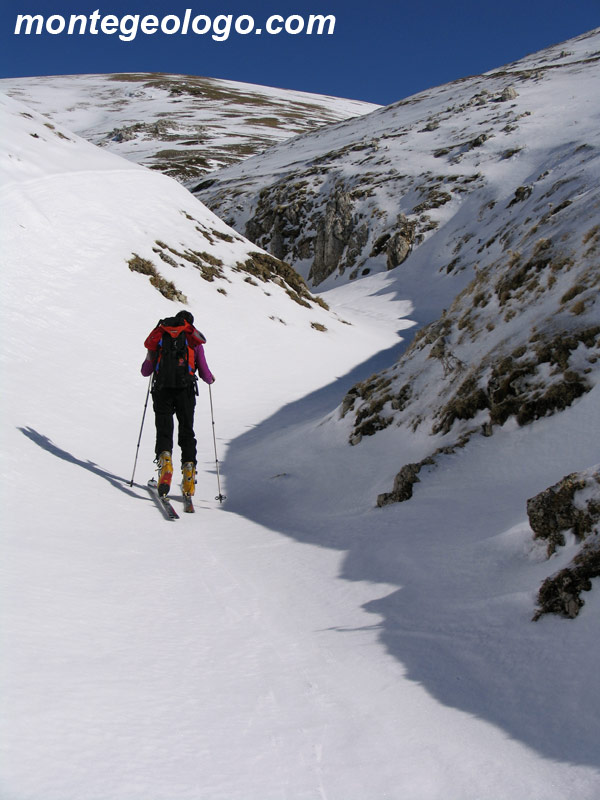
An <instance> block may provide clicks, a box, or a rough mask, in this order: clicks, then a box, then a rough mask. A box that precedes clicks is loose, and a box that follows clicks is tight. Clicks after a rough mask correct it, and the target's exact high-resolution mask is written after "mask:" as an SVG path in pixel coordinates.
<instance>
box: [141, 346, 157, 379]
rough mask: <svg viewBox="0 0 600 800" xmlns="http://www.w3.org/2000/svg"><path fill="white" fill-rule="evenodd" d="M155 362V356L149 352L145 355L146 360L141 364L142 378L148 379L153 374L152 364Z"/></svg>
mask: <svg viewBox="0 0 600 800" xmlns="http://www.w3.org/2000/svg"><path fill="white" fill-rule="evenodd" d="M155 360H156V354H155V353H152V352H151V351H150V350H148V351H147V353H146V360H145V361H144V363H143V364H142V369H141V373H142V375H143V376H144V378H149V377H150V375H152V373H153V372H154V362H155Z"/></svg>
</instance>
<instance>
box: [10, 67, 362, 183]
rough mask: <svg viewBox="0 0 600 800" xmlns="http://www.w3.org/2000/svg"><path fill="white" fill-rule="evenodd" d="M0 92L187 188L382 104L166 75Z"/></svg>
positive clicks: (72, 79) (30, 83)
mask: <svg viewBox="0 0 600 800" xmlns="http://www.w3.org/2000/svg"><path fill="white" fill-rule="evenodd" d="M0 91H2V92H5V93H6V94H8V95H10V96H12V97H14V98H15V99H18V100H20V101H21V102H23V103H25V104H26V105H28V106H30V107H32V108H34V109H35V110H36V111H39V112H40V113H41V114H45V115H46V116H48V117H49V118H50V120H51V121H54V122H56V123H57V124H60V125H64V126H65V127H67V128H69V129H70V130H72V131H73V132H75V133H78V134H79V135H80V136H82V137H83V138H84V139H87V140H88V141H91V142H93V143H94V144H97V145H100V146H102V147H106V148H107V149H108V150H110V151H111V152H114V153H117V154H118V155H120V156H124V157H125V158H127V159H129V160H132V161H135V162H136V163H140V164H144V165H145V166H149V167H151V168H153V169H157V170H159V171H161V172H165V173H166V174H168V175H171V176H172V177H175V178H178V179H179V180H181V181H182V182H183V183H186V184H190V185H195V184H196V183H197V182H198V180H199V178H200V177H201V176H202V175H203V174H204V173H206V172H209V171H211V170H213V169H217V168H219V167H222V166H226V165H229V164H232V163H236V162H238V161H240V160H243V159H245V158H247V157H248V156H250V155H254V154H256V153H260V152H262V151H263V150H264V149H265V148H267V147H269V146H271V145H272V144H275V143H277V142H280V141H283V140H285V139H288V138H289V137H291V136H294V135H296V134H298V133H304V132H306V131H311V130H314V129H315V128H318V127H319V126H321V125H326V124H330V123H332V122H338V121H339V120H342V119H346V118H348V117H352V116H355V115H357V114H366V113H368V112H370V111H373V110H374V109H376V108H378V106H376V105H374V104H372V103H364V102H360V101H356V100H345V99H341V98H337V97H325V96H323V95H315V94H310V93H308V92H296V91H292V90H286V89H275V88H272V87H267V86H255V85H253V84H248V83H240V82H238V81H222V80H217V79H215V78H202V77H197V76H191V75H166V74H162V73H161V74H156V73H133V74H115V75H66V76H45V77H39V78H4V79H2V80H0Z"/></svg>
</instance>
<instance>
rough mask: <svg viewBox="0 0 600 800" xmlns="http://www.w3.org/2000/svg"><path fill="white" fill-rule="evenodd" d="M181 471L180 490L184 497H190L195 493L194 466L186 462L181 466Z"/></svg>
mask: <svg viewBox="0 0 600 800" xmlns="http://www.w3.org/2000/svg"><path fill="white" fill-rule="evenodd" d="M181 471H182V472H183V483H182V485H181V488H182V490H183V493H184V494H185V495H187V496H188V497H191V496H192V495H193V494H194V492H195V491H196V465H195V464H194V462H193V461H186V462H185V464H182V466H181Z"/></svg>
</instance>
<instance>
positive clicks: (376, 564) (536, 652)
mask: <svg viewBox="0 0 600 800" xmlns="http://www.w3.org/2000/svg"><path fill="white" fill-rule="evenodd" d="M406 345H407V342H406V341H404V342H400V343H399V344H397V345H395V346H394V347H393V348H391V349H389V350H387V351H384V352H382V353H379V354H378V355H377V356H375V357H374V358H372V359H370V360H369V361H367V362H365V363H364V364H362V365H360V366H359V367H357V368H356V369H354V370H353V371H352V372H351V373H349V374H348V375H345V376H343V377H339V378H337V379H336V380H335V381H334V382H333V383H331V384H329V385H328V386H326V387H324V388H323V389H320V390H318V391H316V392H314V393H313V394H311V395H308V396H306V397H304V398H303V399H301V400H299V401H296V402H294V403H291V404H290V405H288V406H286V407H284V408H282V409H281V410H279V411H278V412H277V413H276V414H274V415H273V416H272V417H271V418H270V419H268V420H266V421H264V422H263V423H261V424H260V425H258V426H257V427H256V428H253V429H252V430H250V431H248V432H247V433H245V434H243V435H242V436H240V437H238V438H237V439H235V440H234V441H232V442H231V444H230V445H229V448H228V452H227V457H226V459H225V461H224V469H223V472H224V475H225V476H226V479H227V493H228V495H229V498H230V499H229V500H228V501H227V502H226V504H225V509H226V510H231V511H234V512H236V513H238V514H240V515H242V516H245V517H247V518H248V519H251V520H252V521H254V522H256V523H258V524H261V525H263V526H266V527H269V528H271V529H272V530H275V531H277V532H279V533H281V534H283V535H286V536H289V537H291V538H294V539H296V540H297V541H301V542H305V543H311V544H314V545H318V546H322V547H328V548H333V549H337V550H341V551H345V552H346V557H345V559H344V562H343V569H342V574H341V577H342V578H344V579H346V580H352V581H371V582H374V583H385V584H390V585H392V586H394V585H395V586H398V587H399V588H398V590H397V591H394V592H392V593H391V594H389V595H388V596H386V597H382V598H380V599H378V600H375V601H372V602H369V603H367V604H366V605H365V606H364V608H365V609H366V610H367V611H368V612H371V613H373V614H376V615H377V616H378V617H379V618H380V619H381V623H380V625H379V626H378V627H379V629H380V638H381V641H382V642H383V644H384V645H385V647H386V648H387V650H388V651H389V653H391V654H392V655H393V656H394V657H395V658H396V659H398V661H400V662H401V663H402V664H403V665H404V667H405V669H406V674H407V676H408V678H410V679H411V680H413V681H415V682H417V683H419V684H420V685H422V686H423V687H424V688H425V689H426V690H427V691H428V692H429V693H430V694H431V695H432V696H434V697H435V698H437V699H438V700H439V701H440V702H441V703H443V704H445V705H447V706H450V707H453V708H457V709H459V710H461V711H464V712H467V713H469V714H472V715H474V716H476V717H478V718H480V719H483V720H486V721H488V722H490V723H492V724H494V725H496V726H499V727H500V728H502V729H503V730H504V731H505V732H506V733H507V734H508V735H509V736H510V737H511V738H513V739H516V740H518V741H521V742H523V743H524V744H526V745H527V746H528V747H530V748H532V749H534V750H536V751H538V752H539V753H541V754H542V755H543V756H544V757H546V758H550V759H554V760H557V761H563V762H565V761H566V762H571V763H576V764H582V765H592V766H594V767H600V750H599V749H598V745H597V743H598V741H600V702H599V699H598V693H597V692H595V690H594V688H593V687H594V686H595V682H596V669H597V666H596V664H595V663H594V658H593V648H585V647H584V644H583V643H584V642H585V641H586V637H587V636H589V637H591V638H592V639H593V637H594V636H595V635H596V633H595V631H596V629H595V627H594V624H593V623H594V620H593V616H594V615H593V614H588V615H587V616H586V615H584V614H582V615H581V618H580V619H578V620H576V621H575V622H565V621H564V620H560V619H555V618H545V619H543V620H542V621H541V622H538V623H535V624H534V623H532V622H531V621H530V620H531V615H532V611H533V605H534V592H535V590H536V588H537V586H538V585H539V582H540V575H542V573H543V570H546V571H547V573H549V572H550V571H552V570H551V567H548V565H547V564H546V563H544V564H541V565H537V564H535V563H533V562H528V561H527V559H526V557H525V555H524V552H519V553H518V554H517V555H511V553H510V552H509V553H508V554H507V553H505V552H503V551H502V546H503V542H505V537H506V532H507V531H510V530H511V529H514V528H515V526H519V525H523V523H525V522H526V515H525V503H526V499H527V497H530V496H532V495H533V494H534V493H536V492H537V491H539V489H540V487H539V480H540V476H539V475H537V476H532V475H528V474H527V472H526V470H521V472H520V473H519V472H518V470H516V474H515V475H513V474H512V473H510V474H508V477H507V476H506V475H499V476H498V475H497V474H496V475H495V474H494V473H493V470H494V469H497V467H496V466H495V459H494V452H495V451H494V447H497V446H498V444H499V442H498V443H496V444H490V440H489V439H486V440H482V441H481V442H480V443H479V444H475V449H476V450H477V448H479V452H480V454H482V455H480V456H479V457H480V458H482V459H483V461H482V463H483V465H484V466H485V467H486V468H488V469H489V470H492V472H491V473H490V472H488V473H487V474H486V472H485V470H481V475H479V474H478V462H477V460H475V462H474V465H475V466H473V465H471V466H470V467H469V466H468V465H469V463H470V461H469V459H468V458H465V457H464V454H456V455H455V456H451V457H449V459H448V462H447V463H446V468H445V470H444V468H443V467H438V469H437V470H436V471H435V472H434V473H432V474H431V475H429V476H428V477H427V479H426V480H424V481H423V482H422V484H419V486H418V487H417V488H416V491H415V496H414V497H413V498H412V499H411V500H410V501H409V502H408V503H402V504H396V505H394V506H390V507H387V508H384V509H377V508H374V507H371V508H367V509H364V510H362V511H360V512H359V513H357V514H354V515H352V514H350V513H347V512H344V510H341V511H339V512H338V511H336V513H332V511H331V508H329V507H325V506H324V505H323V503H324V502H325V501H322V500H321V501H319V502H320V503H321V508H314V505H313V504H312V503H311V500H310V499H309V498H307V505H308V506H310V508H307V509H303V508H302V507H301V506H300V508H299V510H298V511H295V510H294V509H295V502H296V500H295V499H294V502H293V503H290V502H288V506H286V497H285V492H288V493H289V492H292V493H293V491H294V489H293V486H292V485H291V481H287V483H288V486H284V484H278V485H277V487H276V486H275V485H274V483H273V481H272V480H269V481H267V480H265V474H266V472H265V470H271V469H272V470H273V472H272V473H271V475H272V476H273V477H277V478H285V479H288V478H290V477H291V476H288V475H287V474H286V473H281V469H280V466H281V462H280V455H279V456H278V458H279V461H278V460H277V458H274V459H273V463H272V464H271V463H270V462H269V456H270V451H269V448H270V447H272V446H273V445H272V443H273V442H277V438H278V437H279V436H281V435H282V430H284V429H285V428H286V427H288V426H291V427H293V426H298V425H302V424H303V423H311V422H318V421H319V420H320V419H321V418H322V417H323V416H325V415H327V414H329V413H331V411H332V410H333V409H334V408H336V407H337V406H338V405H339V404H340V402H341V400H342V398H343V396H344V394H345V393H346V392H347V391H348V389H349V388H350V387H351V386H352V385H354V384H355V383H356V382H357V381H359V380H363V379H364V378H365V377H368V376H369V375H371V374H372V373H374V372H376V371H378V370H381V369H382V368H384V367H386V366H389V365H390V364H392V363H393V362H394V361H395V360H396V359H397V358H398V357H399V355H400V354H401V352H402V351H403V349H404V348H405V347H406ZM307 430H308V428H307ZM313 430H314V427H313ZM284 435H285V434H284ZM318 437H319V431H318V429H317V430H315V432H314V433H313V434H312V437H311V436H307V437H306V441H303V443H302V447H303V448H310V449H311V450H312V451H314V450H315V449H316V450H318V445H317V444H316V440H317V439H318ZM486 448H488V449H487V450H486ZM279 449H280V451H281V444H279ZM475 456H476V458H477V457H478V456H477V453H475ZM292 457H293V454H290V459H292ZM470 458H471V456H470ZM308 463H310V459H309V460H308ZM338 463H339V462H338ZM403 463H404V462H403V461H402V455H401V454H399V456H398V468H399V467H400V466H402V464H403ZM257 464H260V467H261V470H260V472H261V473H262V477H261V475H258V474H257V472H258V471H257V470H256V469H255V468H254V469H253V465H254V467H256V465H257ZM490 464H491V466H490ZM304 468H305V470H307V469H308V468H307V467H306V464H305V467H304ZM461 469H462V470H463V472H464V471H465V470H466V472H465V475H464V476H462V477H464V478H465V480H466V481H469V483H468V484H467V485H464V486H463V485H462V484H461V483H460V480H461V479H460V478H459V479H458V483H457V479H456V478H453V477H452V475H453V473H454V472H456V470H458V471H459V472H460V470H461ZM509 472H510V471H509ZM273 473H279V474H273ZM490 474H491V475H492V477H490ZM311 479H312V480H314V478H313V476H312V475H306V476H305V480H307V481H308V483H306V484H305V486H310V480H311ZM292 480H293V478H292ZM490 480H492V481H496V483H492V484H491V486H493V487H494V489H495V488H496V485H498V486H499V489H498V491H490ZM503 480H505V481H506V484H505V485H503V483H502V481H503ZM288 487H291V488H288ZM515 487H516V488H515ZM387 488H388V487H385V486H384V487H381V490H382V491H383V490H386V489H387ZM309 491H310V489H309ZM280 495H281V496H280ZM291 499H292V496H291V495H290V494H288V495H287V501H290V500H291ZM507 499H510V500H511V502H507ZM374 502H375V497H373V504H374ZM449 519H451V521H452V522H451V525H452V529H451V530H449V529H448V521H449ZM522 535H523V540H522V541H523V542H524V541H525V538H526V537H527V536H528V535H529V534H527V533H523V534H522ZM449 537H450V538H449ZM498 542H499V544H498ZM524 546H525V545H524V544H523V545H522V547H523V548H524ZM498 548H500V550H499V549H498ZM511 559H513V560H512V561H511ZM515 575H516V577H515ZM490 579H491V583H492V586H491V587H490ZM586 626H587V627H586ZM340 635H342V629H340Z"/></svg>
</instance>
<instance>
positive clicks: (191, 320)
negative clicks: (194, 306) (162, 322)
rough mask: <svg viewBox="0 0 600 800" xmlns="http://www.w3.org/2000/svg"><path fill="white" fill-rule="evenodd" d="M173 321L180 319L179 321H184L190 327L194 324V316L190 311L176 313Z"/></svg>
mask: <svg viewBox="0 0 600 800" xmlns="http://www.w3.org/2000/svg"><path fill="white" fill-rule="evenodd" d="M175 319H180V320H181V321H183V320H185V321H187V322H189V323H190V325H193V324H194V315H193V314H192V313H191V311H178V312H177V314H176V315H175Z"/></svg>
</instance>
